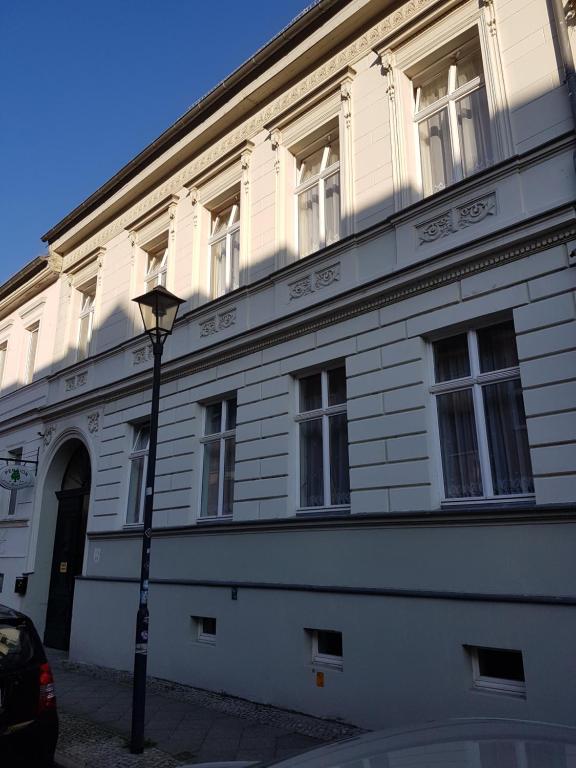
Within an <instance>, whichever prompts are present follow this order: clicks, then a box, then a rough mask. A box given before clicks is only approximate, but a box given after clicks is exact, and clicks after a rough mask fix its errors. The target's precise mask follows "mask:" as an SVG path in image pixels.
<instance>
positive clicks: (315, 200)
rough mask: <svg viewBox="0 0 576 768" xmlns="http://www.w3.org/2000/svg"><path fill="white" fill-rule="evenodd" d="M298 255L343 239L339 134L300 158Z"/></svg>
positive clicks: (297, 177) (314, 146) (304, 254)
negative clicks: (341, 227)
mask: <svg viewBox="0 0 576 768" xmlns="http://www.w3.org/2000/svg"><path fill="white" fill-rule="evenodd" d="M295 194H296V201H297V210H298V254H299V256H301V257H302V256H307V255H308V254H309V253H314V251H318V250H319V249H320V248H324V247H325V246H327V245H330V244H331V243H335V242H336V241H337V240H339V238H340V145H339V143H338V136H337V135H335V136H334V135H330V136H327V137H325V138H324V139H322V141H319V142H315V143H314V145H312V146H311V147H308V148H307V149H306V150H304V152H303V153H301V154H300V156H299V157H298V158H297V162H296V189H295Z"/></svg>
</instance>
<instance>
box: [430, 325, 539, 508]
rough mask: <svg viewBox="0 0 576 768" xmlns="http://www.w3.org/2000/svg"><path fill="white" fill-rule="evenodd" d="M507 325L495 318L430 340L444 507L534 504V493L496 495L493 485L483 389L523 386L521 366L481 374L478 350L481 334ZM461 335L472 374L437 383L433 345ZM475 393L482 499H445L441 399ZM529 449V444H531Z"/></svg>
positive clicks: (434, 425)
mask: <svg viewBox="0 0 576 768" xmlns="http://www.w3.org/2000/svg"><path fill="white" fill-rule="evenodd" d="M505 322H511V319H509V318H500V319H499V320H494V319H492V320H491V321H489V322H486V323H480V324H477V325H474V326H473V327H466V328H464V329H460V330H454V329H453V330H452V331H451V332H449V333H445V334H442V335H438V336H435V337H434V338H433V339H430V340H429V344H428V355H427V357H428V370H429V381H430V382H431V384H430V386H429V393H430V395H431V400H432V411H433V414H432V425H433V427H432V431H433V438H434V442H435V445H436V446H437V448H438V450H437V451H435V454H436V456H437V470H438V477H439V479H440V500H441V505H442V506H443V507H445V506H451V505H460V506H461V505H462V504H466V505H469V504H472V505H478V504H486V503H498V502H521V501H533V499H534V498H535V491H533V492H532V493H518V494H495V493H494V484H493V478H492V467H491V463H490V447H489V439H488V431H487V427H486V413H485V408H484V397H483V394H482V389H483V387H484V386H487V385H489V384H495V383H499V382H505V381H519V382H520V385H521V384H522V379H521V376H520V365H519V364H518V365H516V366H511V367H508V368H502V369H498V370H496V371H486V372H482V371H481V370H480V356H479V348H478V336H477V333H478V331H482V330H484V329H487V328H490V327H493V326H497V325H500V324H502V323H505ZM462 334H466V339H467V349H468V361H469V364H470V375H469V376H465V377H461V378H458V379H451V380H449V381H443V382H436V375H435V358H434V345H435V344H436V343H437V342H440V341H443V340H447V339H451V338H456V337H457V336H460V335H462ZM470 389H471V390H472V403H473V409H474V410H473V413H474V423H475V434H476V441H477V448H478V464H479V470H480V479H481V482H482V488H483V491H484V493H483V495H482V496H457V497H451V496H446V484H445V472H444V465H443V461H442V442H441V437H440V420H439V414H438V396H440V395H443V394H450V393H452V392H460V391H463V390H470ZM528 450H530V445H528ZM532 480H534V471H533V469H532Z"/></svg>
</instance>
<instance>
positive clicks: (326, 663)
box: [312, 659, 344, 672]
mask: <svg viewBox="0 0 576 768" xmlns="http://www.w3.org/2000/svg"><path fill="white" fill-rule="evenodd" d="M312 669H313V670H316V669H320V670H321V671H323V672H324V671H326V670H332V671H333V672H342V671H343V669H344V662H343V661H342V660H341V659H340V660H338V659H335V660H334V661H331V660H330V659H313V660H312Z"/></svg>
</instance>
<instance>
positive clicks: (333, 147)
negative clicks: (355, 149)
mask: <svg viewBox="0 0 576 768" xmlns="http://www.w3.org/2000/svg"><path fill="white" fill-rule="evenodd" d="M339 160H340V143H339V142H338V141H331V142H330V146H329V152H328V163H327V165H326V167H327V168H329V167H330V166H331V165H334V163H337V162H338V161H339Z"/></svg>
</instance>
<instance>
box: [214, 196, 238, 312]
mask: <svg viewBox="0 0 576 768" xmlns="http://www.w3.org/2000/svg"><path fill="white" fill-rule="evenodd" d="M228 208H230V215H229V217H228V221H227V223H226V229H225V231H223V232H218V233H217V234H214V233H215V232H216V230H217V227H218V225H219V223H220V217H221V214H222V213H223V212H224V211H225V210H228ZM240 210H241V209H240V197H239V196H238V197H237V199H236V200H235V201H234V202H232V203H231V202H230V201H228V202H227V203H226V205H224V206H220V207H219V208H218V210H217V211H214V212H212V213H211V214H210V237H209V238H208V258H209V263H210V295H211V297H212V298H213V299H217V298H219V297H220V296H225V295H226V294H227V293H230V292H231V291H234V290H236V288H238V287H239V286H240V260H241V258H242V253H241V251H242V241H241V235H240V215H241V214H240ZM236 234H237V235H238V242H239V253H238V273H237V274H233V273H232V238H233V236H234V235H236ZM223 240H224V241H225V252H224V258H225V268H224V273H225V280H224V283H225V285H224V290H223V291H222V292H220V293H218V292H217V291H216V286H215V280H214V276H215V273H216V270H215V264H214V258H215V257H214V255H213V252H212V249H213V246H215V245H216V244H217V243H220V242H222V241H223Z"/></svg>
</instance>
